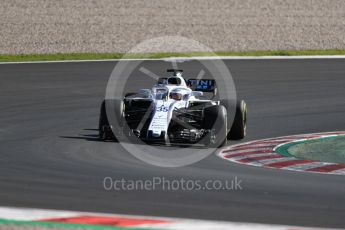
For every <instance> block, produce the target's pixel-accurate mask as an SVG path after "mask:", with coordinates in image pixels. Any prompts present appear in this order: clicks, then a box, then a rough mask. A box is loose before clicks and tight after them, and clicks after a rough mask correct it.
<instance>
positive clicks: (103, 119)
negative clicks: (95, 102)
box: [98, 100, 114, 141]
mask: <svg viewBox="0 0 345 230" xmlns="http://www.w3.org/2000/svg"><path fill="white" fill-rule="evenodd" d="M98 133H99V134H98V135H99V138H100V139H101V140H103V141H106V140H108V139H112V138H114V135H113V133H112V131H111V127H110V125H109V121H108V117H107V113H106V110H105V100H103V102H102V104H101V110H100V115H99V121H98Z"/></svg>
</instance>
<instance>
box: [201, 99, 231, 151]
mask: <svg viewBox="0 0 345 230" xmlns="http://www.w3.org/2000/svg"><path fill="white" fill-rule="evenodd" d="M203 112H204V119H203V128H204V129H206V130H209V133H208V134H207V135H206V136H205V137H204V144H205V145H207V146H209V147H213V148H217V147H220V146H223V145H225V144H226V142H227V138H226V136H227V135H226V134H227V123H228V122H227V112H226V109H225V107H224V106H223V105H212V106H210V107H206V108H204V111H203Z"/></svg>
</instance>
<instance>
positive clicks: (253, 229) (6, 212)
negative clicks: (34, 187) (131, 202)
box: [0, 207, 325, 230]
mask: <svg viewBox="0 0 345 230" xmlns="http://www.w3.org/2000/svg"><path fill="white" fill-rule="evenodd" d="M78 216H93V217H113V218H129V219H131V218H133V219H143V220H148V219H149V220H157V221H164V222H166V223H154V224H138V225H136V226H131V227H135V228H143V229H176V230H187V229H188V230H190V229H198V230H209V229H213V230H223V229H227V230H228V229H236V230H247V229H248V230H266V229H268V230H270V229H273V230H291V229H293V230H298V229H301V230H302V229H304V230H307V229H321V228H309V227H297V226H284V225H269V224H253V223H237V222H225V221H205V220H195V219H182V218H165V217H153V216H136V215H119V214H106V213H91V212H74V211H59V210H43V209H33V208H14V207H0V219H3V220H14V221H33V222H35V221H44V220H47V219H55V218H73V217H78ZM0 226H1V225H0ZM105 227H106V226H105ZM322 229H325V228H322Z"/></svg>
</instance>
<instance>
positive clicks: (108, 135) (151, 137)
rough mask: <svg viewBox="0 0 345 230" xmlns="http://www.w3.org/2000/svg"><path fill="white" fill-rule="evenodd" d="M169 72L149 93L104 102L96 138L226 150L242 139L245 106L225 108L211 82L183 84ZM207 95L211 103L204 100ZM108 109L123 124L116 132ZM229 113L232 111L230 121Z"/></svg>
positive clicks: (176, 72) (178, 74) (179, 74)
mask: <svg viewBox="0 0 345 230" xmlns="http://www.w3.org/2000/svg"><path fill="white" fill-rule="evenodd" d="M167 72H168V73H170V76H169V77H163V78H159V80H158V82H157V84H155V85H154V86H153V87H152V89H141V90H139V92H138V93H127V94H126V95H125V96H124V98H123V99H121V100H120V101H110V102H109V101H108V102H107V101H106V100H104V101H103V103H102V105H101V111H100V118H99V137H100V138H101V139H102V140H110V139H118V138H119V137H120V136H122V135H126V136H132V137H133V136H135V137H136V138H139V139H140V140H142V141H145V142H163V143H174V142H176V143H181V142H182V143H192V144H193V143H202V144H204V145H207V146H212V147H218V146H221V145H224V144H225V143H226V141H227V140H229V139H234V140H238V139H242V138H244V137H245V135H246V122H247V106H246V103H245V102H244V101H243V100H241V101H237V102H236V103H235V104H236V105H234V106H236V108H229V104H228V103H224V101H221V100H215V99H214V96H215V95H216V94H217V86H216V81H215V80H213V79H188V80H186V79H184V78H183V77H182V72H183V71H182V70H177V69H168V70H167ZM205 92H207V94H210V93H211V94H212V95H213V97H212V98H211V99H204V98H203V95H204V93H205ZM107 103H110V104H111V105H112V106H113V107H114V109H113V110H114V111H115V114H116V116H117V117H118V119H119V120H121V121H119V122H118V123H116V124H117V126H120V127H113V126H114V124H112V123H111V122H109V121H110V120H111V119H108V118H109V117H108V116H109V115H110V113H108V112H107V108H108V107H107V106H106V105H107ZM231 109H232V110H231ZM230 110H231V111H234V112H235V111H236V112H235V113H236V114H235V115H233V116H232V119H231V120H230V119H229V117H230V116H228V115H229V114H228V113H229V112H230ZM107 115H108V116H107ZM229 122H232V123H231V124H230V123H229Z"/></svg>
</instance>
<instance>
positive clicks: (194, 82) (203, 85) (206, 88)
mask: <svg viewBox="0 0 345 230" xmlns="http://www.w3.org/2000/svg"><path fill="white" fill-rule="evenodd" d="M187 85H188V87H190V88H191V89H192V90H193V91H201V92H211V93H214V94H215V92H216V90H217V86H216V80H214V79H188V80H187Z"/></svg>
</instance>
